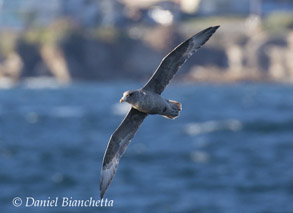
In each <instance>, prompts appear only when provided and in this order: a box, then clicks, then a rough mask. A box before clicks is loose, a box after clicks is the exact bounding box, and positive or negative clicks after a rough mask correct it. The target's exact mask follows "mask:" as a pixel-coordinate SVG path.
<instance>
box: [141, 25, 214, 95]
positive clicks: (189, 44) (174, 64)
mask: <svg viewBox="0 0 293 213" xmlns="http://www.w3.org/2000/svg"><path fill="white" fill-rule="evenodd" d="M218 28H219V26H215V27H209V28H207V29H205V30H203V31H201V32H199V33H197V34H196V35H194V36H192V37H191V38H190V39H187V40H186V41H184V42H182V43H181V44H179V45H178V46H177V47H176V48H175V49H174V50H173V51H172V52H170V53H169V54H168V55H167V56H166V57H165V58H164V59H163V60H162V62H161V64H160V65H159V67H158V68H157V70H156V72H155V73H154V74H153V76H152V77H151V78H150V80H149V81H148V82H147V83H146V85H145V86H144V87H143V88H142V89H144V90H149V91H152V92H155V93H158V94H161V93H162V92H163V91H164V89H165V87H166V86H167V85H168V84H169V82H170V80H171V79H172V78H173V76H174V75H175V74H176V72H177V71H178V70H179V69H180V67H181V66H182V65H183V64H184V62H185V61H186V60H187V59H188V58H189V57H190V56H192V54H193V53H195V52H196V51H197V50H198V49H199V48H200V47H201V46H202V45H204V44H205V43H206V42H207V40H209V38H210V37H211V36H212V35H213V34H214V33H215V32H216V30H217V29H218Z"/></svg>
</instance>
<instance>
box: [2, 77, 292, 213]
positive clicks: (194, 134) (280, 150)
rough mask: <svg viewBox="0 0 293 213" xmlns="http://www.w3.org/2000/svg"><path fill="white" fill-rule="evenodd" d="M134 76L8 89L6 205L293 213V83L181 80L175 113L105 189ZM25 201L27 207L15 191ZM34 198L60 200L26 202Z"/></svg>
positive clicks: (136, 146)
mask: <svg viewBox="0 0 293 213" xmlns="http://www.w3.org/2000/svg"><path fill="white" fill-rule="evenodd" d="M140 86H141V85H140V84H134V83H108V84H107V83H92V84H73V85H70V86H66V87H58V86H57V87H52V88H38V87H34V86H28V85H22V86H19V87H15V88H10V89H4V90H0V163H1V164H0V166H1V167H0V189H1V193H0V205H1V212H200V213H209V212H211V213H215V212H225V213H226V212H228V213H230V212H231V213H235V212H237V213H238V212H243V213H250V212H259V213H265V212H272V213H273V212H274V213H285V212H287V213H289V212H293V169H292V166H293V86H292V85H291V86H290V85H266V84H231V85H209V84H199V85H186V84H172V85H171V86H169V87H168V88H167V89H166V91H165V92H164V93H163V96H164V97H166V98H168V99H172V100H177V101H179V102H181V103H182V105H183V111H182V112H181V115H180V117H178V118H177V119H175V120H169V119H165V118H163V117H161V116H149V117H147V118H146V120H145V121H144V123H143V125H142V126H141V128H140V129H139V131H138V133H137V135H136V136H135V138H134V139H133V140H132V142H131V144H130V146H129V148H128V150H127V151H126V153H125V155H124V156H123V158H122V159H121V161H120V164H119V167H118V171H117V174H116V176H115V178H114V180H113V182H112V184H111V185H110V187H109V189H108V191H107V192H106V194H105V198H107V199H108V200H113V202H114V203H113V205H114V206H113V207H62V206H61V199H62V198H63V197H67V198H69V199H72V200H88V199H90V198H91V197H92V199H94V200H99V173H100V168H101V163H102V158H103V154H104V151H105V148H106V146H107V143H108V140H109V137H110V135H111V134H112V132H113V131H114V130H115V128H116V127H117V126H118V125H119V123H120V122H121V120H122V119H123V117H124V115H125V113H126V112H127V110H128V106H127V105H121V104H119V99H120V97H121V95H122V93H123V91H125V90H127V89H135V88H138V87H140ZM15 197H19V198H21V199H22V205H21V206H20V207H15V206H13V203H12V201H13V198H15ZM27 197H32V198H34V199H35V200H50V199H51V200H53V199H56V198H58V199H59V200H58V206H57V207H25V204H26V199H27Z"/></svg>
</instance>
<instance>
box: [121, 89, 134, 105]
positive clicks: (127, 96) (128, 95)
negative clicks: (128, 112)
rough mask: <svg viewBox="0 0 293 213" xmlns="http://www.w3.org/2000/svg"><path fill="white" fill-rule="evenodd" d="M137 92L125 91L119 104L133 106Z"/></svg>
mask: <svg viewBox="0 0 293 213" xmlns="http://www.w3.org/2000/svg"><path fill="white" fill-rule="evenodd" d="M137 95H138V91H126V92H124V93H123V96H122V98H121V99H120V103H122V102H127V103H129V104H134V103H135V102H136V101H137Z"/></svg>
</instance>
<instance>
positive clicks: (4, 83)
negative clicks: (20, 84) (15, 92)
mask: <svg viewBox="0 0 293 213" xmlns="http://www.w3.org/2000/svg"><path fill="white" fill-rule="evenodd" d="M14 86H15V82H14V81H12V80H11V79H9V78H3V77H2V78H1V80H0V89H11V88H13V87H14Z"/></svg>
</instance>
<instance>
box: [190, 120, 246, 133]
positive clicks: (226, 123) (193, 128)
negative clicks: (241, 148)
mask: <svg viewBox="0 0 293 213" xmlns="http://www.w3.org/2000/svg"><path fill="white" fill-rule="evenodd" d="M240 129H242V123H241V122H240V121H238V120H234V119H229V120H223V121H206V122H203V123H190V124H188V125H187V126H186V128H185V131H186V133H187V134H189V135H199V134H205V133H211V132H215V131H221V130H229V131H238V130H240Z"/></svg>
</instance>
